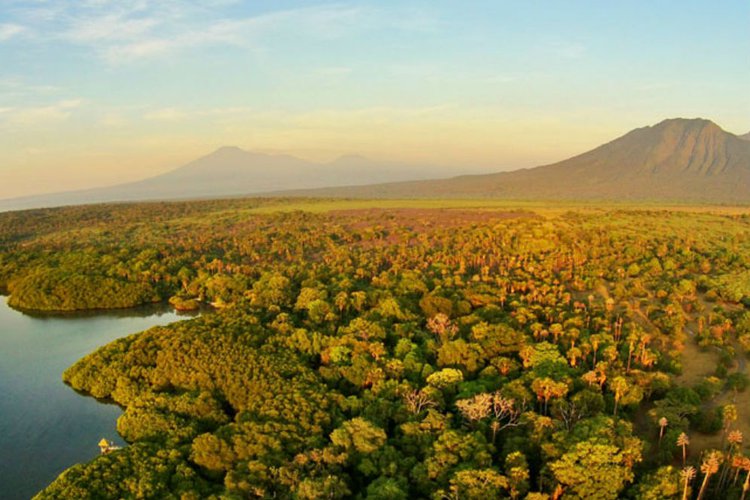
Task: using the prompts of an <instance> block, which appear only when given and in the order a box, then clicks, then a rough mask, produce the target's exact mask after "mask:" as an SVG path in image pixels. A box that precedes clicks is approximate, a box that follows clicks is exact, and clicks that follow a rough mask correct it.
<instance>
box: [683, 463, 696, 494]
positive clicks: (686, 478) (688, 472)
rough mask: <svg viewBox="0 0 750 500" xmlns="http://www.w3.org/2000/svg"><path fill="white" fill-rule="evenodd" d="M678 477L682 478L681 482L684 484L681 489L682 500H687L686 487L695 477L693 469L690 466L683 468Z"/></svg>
mask: <svg viewBox="0 0 750 500" xmlns="http://www.w3.org/2000/svg"><path fill="white" fill-rule="evenodd" d="M680 476H682V481H683V482H684V483H685V486H684V487H683V489H682V500H687V497H688V485H689V484H690V481H692V480H693V478H694V477H695V467H693V466H692V465H690V466H688V467H685V468H684V469H682V470H681V471H680Z"/></svg>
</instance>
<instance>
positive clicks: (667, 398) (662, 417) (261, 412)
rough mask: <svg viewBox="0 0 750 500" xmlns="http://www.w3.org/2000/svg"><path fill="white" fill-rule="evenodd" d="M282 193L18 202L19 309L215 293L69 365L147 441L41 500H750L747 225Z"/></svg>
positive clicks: (674, 214) (9, 236) (0, 238)
mask: <svg viewBox="0 0 750 500" xmlns="http://www.w3.org/2000/svg"><path fill="white" fill-rule="evenodd" d="M285 203H286V202H285V201H284V200H226V201H210V202H191V203H187V202H185V203H158V204H131V205H101V206H91V207H74V208H62V209H50V210H37V211H28V212H15V213H7V214H0V289H3V290H5V291H7V292H9V293H10V299H9V300H10V304H11V305H13V306H14V307H17V308H20V309H24V310H36V311H70V310H81V309H95V308H112V307H127V306H132V305H137V304H144V303H148V302H153V301H166V300H170V299H171V301H172V303H173V304H176V305H178V306H180V307H185V308H191V307H195V306H196V305H200V304H202V303H212V304H213V305H214V306H215V307H216V312H215V313H210V314H204V315H203V316H201V317H198V318H195V319H190V320H186V321H183V322H180V323H176V324H173V325H170V326H166V327H156V328H153V329H151V330H148V331H146V332H143V333H139V334H135V335H132V336H129V337H126V338H123V339H120V340H117V341H115V342H113V343H111V344H109V345H107V346H105V347H103V348H101V349H99V350H98V351H96V352H94V353H91V354H90V355H88V356H86V357H85V358H83V359H82V360H80V361H79V362H78V363H76V364H75V365H74V366H72V367H70V368H69V369H68V370H67V371H66V372H65V374H64V375H63V378H64V380H65V381H66V382H67V383H68V384H70V385H71V386H72V387H73V388H75V389H76V390H80V391H83V392H85V393H88V394H91V395H93V396H95V397H97V398H103V399H108V400H111V401H114V402H116V403H117V404H119V405H121V406H122V407H123V408H125V411H124V413H123V415H122V416H121V417H120V419H119V420H118V422H117V427H118V431H119V432H120V434H121V435H122V436H123V437H124V438H125V439H126V440H127V441H128V443H130V444H129V446H127V447H125V448H123V449H121V450H117V451H114V452H111V453H109V454H106V455H102V456H101V457H98V458H96V459H95V460H93V461H91V462H90V463H86V464H79V465H76V466H73V467H72V468H70V469H69V470H67V471H66V472H64V473H63V474H62V475H61V476H60V477H59V478H58V479H57V480H56V481H55V482H53V483H52V484H51V485H50V486H49V487H48V488H47V489H45V490H44V491H42V492H41V493H40V494H39V495H38V498H42V499H47V498H50V499H52V498H77V499H79V498H80V499H85V498H92V499H93V498H182V499H198V498H217V499H218V498H227V499H234V498H237V499H239V498H299V499H314V498H331V499H333V498H371V499H400V498H434V499H473V498H485V499H486V498H512V499H523V498H527V499H531V500H541V499H560V498H570V499H576V498H582V499H608V498H634V499H635V498H637V499H664V498H675V499H683V498H690V499H695V498H701V499H708V498H726V499H740V498H743V499H744V498H746V493H747V490H748V489H749V488H750V458H748V456H750V455H748V446H747V444H748V443H747V442H746V440H744V439H743V438H744V436H745V435H748V437H749V439H750V434H749V433H750V391H747V390H746V388H747V385H748V378H747V374H746V371H747V367H746V364H747V363H746V359H747V354H748V352H750V312H748V310H747V306H748V305H750V267H748V263H749V262H750V215H746V214H743V213H742V211H741V210H739V211H737V210H734V211H730V210H725V209H719V208H717V209H694V210H693V209H690V208H688V207H682V208H681V209H679V210H677V209H673V210H668V209H658V208H655V207H652V208H648V209H646V208H638V207H619V208H617V207H599V208H598V207H595V206H588V207H582V208H575V209H574V208H570V207H556V208H555V207H553V208H535V207H529V206H527V207H525V208H523V209H511V208H506V209H501V208H499V207H497V206H488V207H486V208H484V209H479V208H471V209H469V208H452V209H439V208H426V207H424V206H421V207H420V208H414V207H412V208H408V205H409V203H408V202H406V203H404V207H405V208H388V209H377V208H357V209H352V208H348V207H347V205H346V204H345V203H341V205H340V206H339V207H338V209H336V208H337V207H336V204H332V205H333V206H327V207H326V210H325V211H316V210H309V211H308V210H291V211H290V210H286V209H284V207H285V206H286V205H285ZM310 206H311V207H314V204H311V205H310ZM302 208H304V206H303V207H302ZM331 208H332V209H331ZM747 213H750V211H748V212H747ZM748 498H750V496H749V497H748Z"/></svg>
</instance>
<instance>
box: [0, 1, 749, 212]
mask: <svg viewBox="0 0 750 500" xmlns="http://www.w3.org/2000/svg"><path fill="white" fill-rule="evenodd" d="M749 83H750V2H748V1H746V0H743V1H740V0H736V1H711V2H709V1H669V2H668V1H656V2H655V1H635V0H629V1H623V2H604V1H600V0H599V1H576V0H572V1H565V2H563V1H523V2H522V1H517V2H505V1H492V2H489V1H473V2H456V1H451V2H447V1H424V2H409V1H377V2H375V1H372V2H335V3H328V2H324V3H322V2H312V1H308V2H292V1H273V2H265V1H253V2H236V1H232V0H205V1H192V2H190V1H177V0H136V1H110V0H91V1H78V0H71V1H65V0H61V1H57V0H55V1H52V0H50V1H43V0H37V1H34V0H27V1H15V0H0V198H2V197H11V196H17V195H24V194H30V193H34V192H44V191H55V190H60V189H70V188H77V187H86V186H93V185H104V184H111V183H115V182H120V181H126V180H133V179H137V178H142V177H146V176H149V175H153V174H157V173H161V172H163V171H165V170H168V169H170V168H174V167H176V166H178V165H180V164H182V163H184V162H186V161H189V160H191V159H193V158H195V157H197V156H200V155H202V154H206V153H208V152H210V151H211V150H213V149H215V148H217V147H219V146H221V145H227V144H233V145H238V146H240V147H243V148H245V149H257V150H262V151H283V152H290V153H293V154H297V155H299V156H302V157H306V158H310V159H316V160H326V159H332V158H334V157H336V156H338V155H341V154H347V153H360V154H364V155H366V156H370V157H373V158H381V159H392V160H408V161H419V162H428V163H442V164H449V165H458V166H461V167H463V168H465V169H466V171H467V172H475V171H488V170H501V169H508V168H517V167H526V166H534V165H538V164H542V163H546V162H551V161H555V160H558V159H563V158H565V157H567V156H570V155H573V154H576V153H579V152H582V151H584V150H586V149H589V148H591V147H593V146H596V145H598V144H600V143H602V142H605V141H608V140H610V139H612V138H614V137H615V136H617V135H620V134H622V133H624V132H626V131H628V130H629V129H632V128H634V127H638V126H643V125H649V124H653V123H655V122H658V121H660V120H662V119H664V118H669V117H677V116H684V117H696V116H701V117H705V118H709V119H712V120H714V121H716V122H717V123H718V124H719V125H721V126H722V127H724V128H725V129H727V130H729V131H731V132H735V133H744V132H747V131H750V92H749V91H748V88H750V86H749V85H748V84H749Z"/></svg>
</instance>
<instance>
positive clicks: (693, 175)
mask: <svg viewBox="0 0 750 500" xmlns="http://www.w3.org/2000/svg"><path fill="white" fill-rule="evenodd" d="M287 194H288V193H287ZM292 194H296V195H315V196H340V197H382V198H401V197H423V198H441V197H452V198H477V197H480V198H482V197H486V198H507V199H550V200H551V199H562V200H575V199H582V200H654V201H681V202H682V201H684V202H712V203H746V202H750V141H746V140H742V139H740V138H739V137H738V136H736V135H734V134H731V133H729V132H725V131H724V130H722V129H721V128H720V127H719V126H718V125H716V124H715V123H713V122H711V121H709V120H703V119H682V118H678V119H671V120H665V121H663V122H661V123H659V124H657V125H654V126H651V127H643V128H639V129H635V130H633V131H631V132H629V133H627V134H625V135H624V136H622V137H620V138H618V139H615V140H614V141H612V142H609V143H607V144H604V145H602V146H599V147H598V148H596V149H593V150H591V151H589V152H587V153H583V154H581V155H578V156H575V157H573V158H570V159H567V160H564V161H561V162H558V163H554V164H551V165H546V166H542V167H536V168H531V169H523V170H515V171H512V172H502V173H495V174H485V175H471V176H460V177H454V178H451V179H444V180H432V181H420V182H406V183H396V184H381V185H375V186H365V187H349V188H337V189H324V190H314V191H302V192H296V193H292Z"/></svg>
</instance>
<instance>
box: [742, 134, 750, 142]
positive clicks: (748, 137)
mask: <svg viewBox="0 0 750 500" xmlns="http://www.w3.org/2000/svg"><path fill="white" fill-rule="evenodd" d="M740 139H744V140H746V141H750V132H748V133H747V134H744V135H741V136H740Z"/></svg>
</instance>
